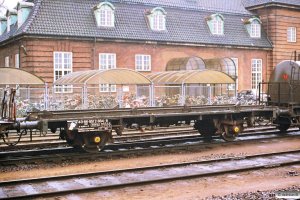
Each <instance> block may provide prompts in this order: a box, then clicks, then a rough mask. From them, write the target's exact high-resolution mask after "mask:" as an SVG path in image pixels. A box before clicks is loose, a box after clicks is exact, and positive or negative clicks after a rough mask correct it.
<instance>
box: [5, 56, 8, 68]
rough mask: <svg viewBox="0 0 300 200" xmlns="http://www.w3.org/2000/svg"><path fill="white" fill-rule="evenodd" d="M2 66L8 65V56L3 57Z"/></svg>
mask: <svg viewBox="0 0 300 200" xmlns="http://www.w3.org/2000/svg"><path fill="white" fill-rule="evenodd" d="M4 66H5V67H9V56H5V59H4Z"/></svg>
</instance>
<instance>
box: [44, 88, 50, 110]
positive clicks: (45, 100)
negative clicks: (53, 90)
mask: <svg viewBox="0 0 300 200" xmlns="http://www.w3.org/2000/svg"><path fill="white" fill-rule="evenodd" d="M48 100H49V90H48V84H47V83H45V94H44V107H45V110H48V106H49V103H48Z"/></svg>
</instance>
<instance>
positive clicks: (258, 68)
mask: <svg viewBox="0 0 300 200" xmlns="http://www.w3.org/2000/svg"><path fill="white" fill-rule="evenodd" d="M260 82H262V59H252V61H251V89H252V90H254V91H256V90H258V89H259V88H258V86H259V83H260Z"/></svg>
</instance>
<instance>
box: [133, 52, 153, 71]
mask: <svg viewBox="0 0 300 200" xmlns="http://www.w3.org/2000/svg"><path fill="white" fill-rule="evenodd" d="M135 69H136V70H137V71H151V56H150V55H141V54H137V55H135Z"/></svg>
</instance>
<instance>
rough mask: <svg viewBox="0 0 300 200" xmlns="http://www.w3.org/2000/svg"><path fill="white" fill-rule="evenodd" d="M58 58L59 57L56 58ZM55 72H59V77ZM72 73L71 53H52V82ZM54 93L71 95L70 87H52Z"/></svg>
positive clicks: (71, 89) (71, 88)
mask: <svg viewBox="0 0 300 200" xmlns="http://www.w3.org/2000/svg"><path fill="white" fill-rule="evenodd" d="M57 56H59V57H57ZM56 72H61V73H60V74H59V75H57V74H56ZM72 72H73V53H72V52H63V51H54V52H53V79H54V80H53V81H56V80H57V79H58V78H60V77H62V76H64V75H67V74H69V73H72ZM54 91H55V93H72V92H73V87H72V85H61V86H60V85H59V86H58V85H57V86H54Z"/></svg>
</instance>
